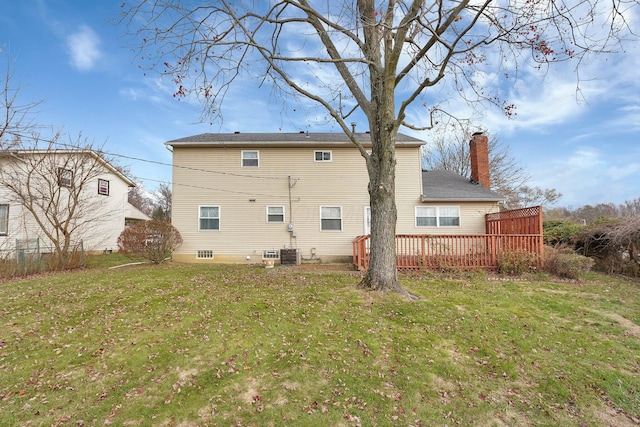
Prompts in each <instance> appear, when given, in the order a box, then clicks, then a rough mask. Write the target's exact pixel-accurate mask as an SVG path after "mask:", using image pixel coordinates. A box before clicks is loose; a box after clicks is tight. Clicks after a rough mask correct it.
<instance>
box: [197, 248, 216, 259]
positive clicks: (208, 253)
mask: <svg viewBox="0 0 640 427" xmlns="http://www.w3.org/2000/svg"><path fill="white" fill-rule="evenodd" d="M214 257H215V255H214V254H213V250H211V249H198V250H197V251H196V259H213V258H214Z"/></svg>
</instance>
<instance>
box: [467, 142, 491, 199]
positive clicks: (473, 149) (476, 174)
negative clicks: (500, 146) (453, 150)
mask: <svg viewBox="0 0 640 427" xmlns="http://www.w3.org/2000/svg"><path fill="white" fill-rule="evenodd" d="M469 154H470V155H471V180H472V181H474V182H477V183H479V184H482V185H483V186H484V187H485V188H487V189H491V175H490V173H489V138H487V137H486V136H485V135H482V133H474V134H473V136H472V137H471V141H469Z"/></svg>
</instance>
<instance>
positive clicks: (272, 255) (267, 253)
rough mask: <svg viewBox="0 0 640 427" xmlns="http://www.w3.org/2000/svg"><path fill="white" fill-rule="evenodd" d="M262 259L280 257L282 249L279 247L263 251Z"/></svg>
mask: <svg viewBox="0 0 640 427" xmlns="http://www.w3.org/2000/svg"><path fill="white" fill-rule="evenodd" d="M262 259H280V251H279V250H278V249H272V250H265V251H262Z"/></svg>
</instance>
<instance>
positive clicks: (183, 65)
mask: <svg viewBox="0 0 640 427" xmlns="http://www.w3.org/2000/svg"><path fill="white" fill-rule="evenodd" d="M637 2H638V0H607V1H604V0H578V1H571V2H569V1H568V0H559V1H558V0H556V1H551V0H547V1H544V0H541V1H520V0H506V1H503V2H497V1H492V0H482V1H480V2H472V1H470V0H458V1H444V0H433V1H427V0H333V1H319V0H317V1H314V0H274V1H270V2H261V1H260V2H258V1H253V2H237V1H232V0H215V1H212V2H208V3H206V4H202V3H201V2H178V1H170V0H147V1H144V0H138V1H134V5H133V6H129V7H125V8H124V12H123V13H124V17H123V21H124V22H125V23H127V24H128V25H131V26H132V27H133V32H134V33H135V34H137V35H138V36H139V40H140V43H141V47H142V50H143V55H142V56H141V57H140V58H141V60H142V61H143V64H142V66H143V67H146V66H148V67H149V68H151V69H155V70H157V71H160V72H161V73H165V74H167V75H170V76H172V78H173V79H174V81H175V84H176V88H177V89H176V92H175V95H174V96H177V97H182V96H189V95H190V94H195V95H196V96H198V97H199V98H200V99H201V100H202V101H203V106H204V109H203V112H204V117H206V118H208V119H213V118H214V117H215V116H217V115H220V114H221V110H220V108H221V106H222V104H223V101H224V99H225V94H226V93H227V91H228V90H229V88H230V87H231V85H233V84H234V83H235V82H240V81H241V79H240V77H242V76H245V75H248V76H252V77H257V78H259V79H260V80H261V81H262V82H263V83H264V84H271V85H272V86H273V87H274V88H275V89H277V90H280V91H282V92H283V93H285V94H293V95H297V96H301V97H302V99H305V98H306V99H307V100H310V101H311V102H312V103H314V104H316V105H320V106H322V107H324V109H326V111H327V112H328V114H329V115H330V116H331V117H332V119H333V120H335V122H336V123H337V124H338V126H339V127H340V128H341V129H342V130H343V131H344V133H345V134H346V135H347V136H348V137H349V138H350V140H351V141H352V142H353V144H354V145H355V146H356V147H357V148H358V150H359V152H360V153H361V155H362V157H363V159H364V162H365V163H366V168H367V172H368V175H369V185H368V191H369V196H370V206H371V263H370V267H369V270H368V271H367V274H366V276H365V277H364V279H363V281H362V282H361V286H362V287H364V288H367V289H374V290H382V291H386V290H394V291H399V292H403V293H406V292H405V291H404V289H402V288H401V287H400V285H399V283H398V277H397V270H396V250H395V248H396V246H395V224H396V219H397V210H396V204H395V191H396V190H395V172H396V171H395V167H396V158H395V141H396V135H397V132H398V130H399V129H400V128H401V127H402V126H404V127H408V128H410V129H414V130H419V129H428V128H430V127H431V126H432V124H433V123H434V120H437V116H438V114H444V113H443V107H444V104H443V103H442V102H443V101H444V99H446V96H448V95H449V94H448V93H447V92H448V91H447V90H440V89H438V88H447V86H446V85H449V86H448V87H449V88H453V89H455V93H457V94H459V95H461V96H462V97H464V98H465V99H466V100H468V101H469V102H476V101H487V102H490V103H493V104H496V105H498V106H500V107H502V108H504V110H505V112H506V113H507V114H512V113H513V108H514V106H513V105H512V104H510V103H509V102H507V101H506V100H503V99H501V98H500V97H499V96H498V95H496V94H490V93H485V92H484V88H483V86H482V85H483V83H482V79H476V78H475V74H474V73H475V71H476V70H478V69H480V68H482V66H484V65H485V63H488V62H489V61H488V58H489V57H492V59H494V61H495V62H494V63H492V64H490V69H491V71H492V72H494V73H496V74H497V75H500V73H502V74H503V75H504V74H506V73H511V76H512V78H513V77H516V76H517V73H515V74H516V76H514V73H512V71H514V69H513V68H511V67H510V65H511V64H514V67H515V69H517V67H518V66H525V65H530V64H533V66H534V67H544V66H545V65H546V64H549V63H552V62H556V61H565V60H573V61H576V64H579V63H580V62H581V61H582V60H584V59H585V58H586V55H588V54H589V53H592V52H597V51H606V50H609V49H611V48H613V47H615V46H613V44H614V42H616V41H617V40H619V37H620V36H621V35H623V34H625V32H630V29H629V26H628V25H627V21H626V20H625V19H626V16H625V14H627V13H629V8H631V7H632V6H636V5H637ZM603 24H604V25H603ZM603 28H604V29H605V30H604V33H602V31H603V30H602V29H603ZM610 45H611V46H610ZM146 61H149V62H146ZM438 96H444V97H445V98H444V99H438V98H437V97H438ZM356 113H360V114H363V115H364V116H365V117H366V120H367V121H368V125H369V130H370V134H371V142H372V149H371V152H370V153H368V152H367V150H366V149H365V148H364V147H363V146H362V145H361V144H360V143H359V142H358V141H357V140H356V138H355V136H354V133H353V131H352V128H351V126H350V123H349V122H350V121H351V119H350V118H349V117H350V116H351V115H352V114H356ZM425 113H426V116H427V118H426V119H422V118H419V119H417V122H416V123H411V122H410V121H409V117H421V116H422V115H424V114H425Z"/></svg>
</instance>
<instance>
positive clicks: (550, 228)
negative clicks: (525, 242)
mask: <svg viewBox="0 0 640 427" xmlns="http://www.w3.org/2000/svg"><path fill="white" fill-rule="evenodd" d="M584 228H585V227H584V225H581V224H577V223H575V222H572V221H545V222H544V242H545V243H546V244H547V245H567V244H573V243H574V242H575V240H576V238H577V237H578V236H579V235H580V233H582V231H583V230H584Z"/></svg>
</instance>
